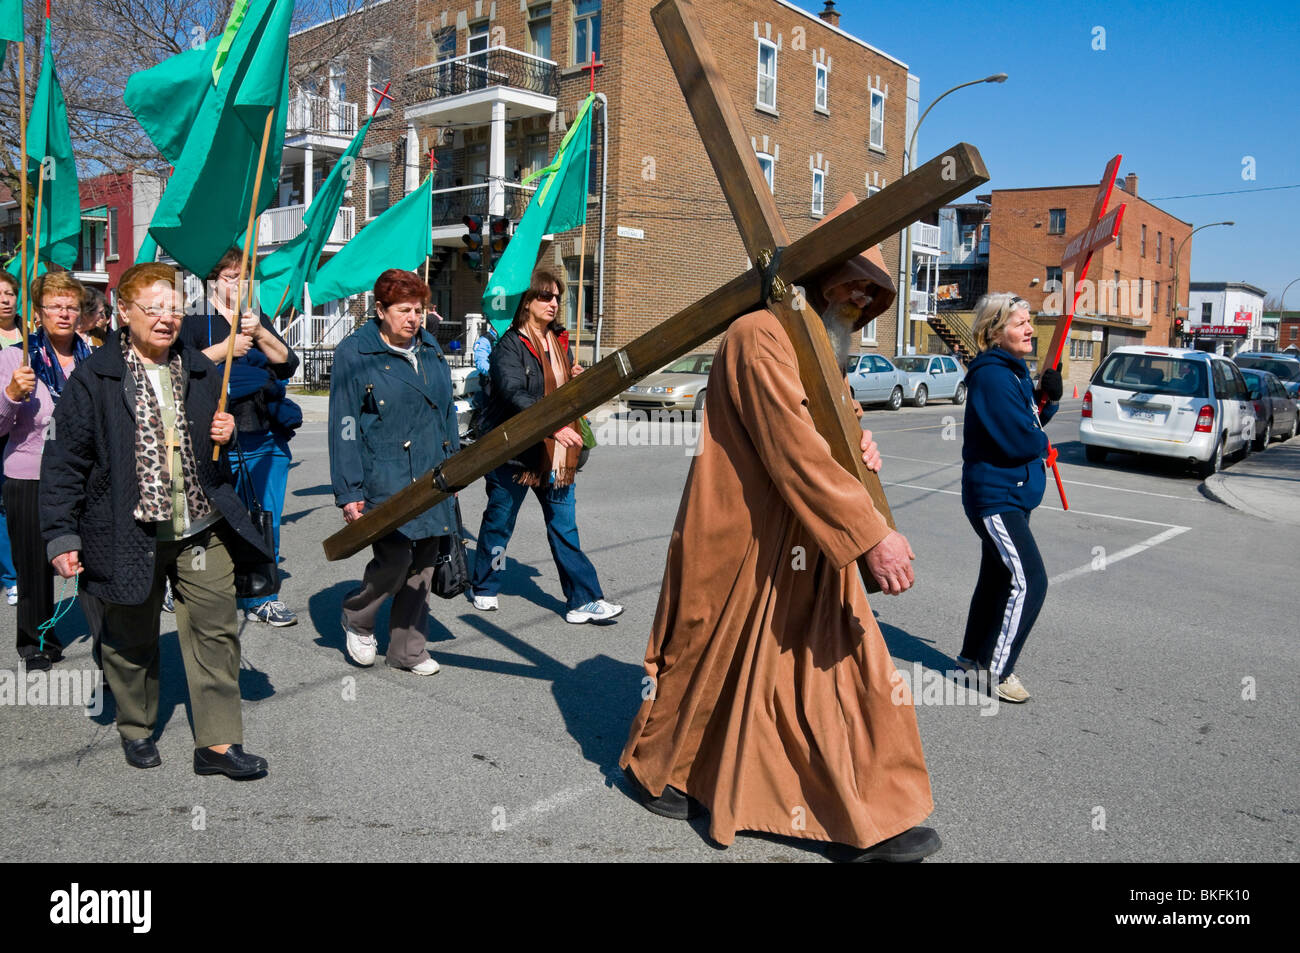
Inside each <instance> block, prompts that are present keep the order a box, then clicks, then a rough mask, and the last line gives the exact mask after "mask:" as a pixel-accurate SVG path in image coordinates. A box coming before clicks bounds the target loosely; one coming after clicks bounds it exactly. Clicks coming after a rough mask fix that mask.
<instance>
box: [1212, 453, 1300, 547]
mask: <svg viewBox="0 0 1300 953" xmlns="http://www.w3.org/2000/svg"><path fill="white" fill-rule="evenodd" d="M1202 486H1204V487H1205V492H1206V494H1207V495H1208V496H1210V497H1211V498H1213V499H1215V500H1218V501H1219V502H1220V503H1223V504H1226V505H1227V506H1231V507H1232V508H1233V509H1237V510H1241V511H1242V512H1243V513H1249V514H1250V515H1252V516H1258V517H1259V518H1260V519H1266V520H1273V521H1274V522H1278V523H1290V524H1292V525H1294V526H1300V437H1296V438H1295V439H1293V440H1288V441H1286V442H1285V443H1275V444H1270V445H1269V448H1268V449H1267V450H1265V451H1263V452H1262V453H1252V454H1251V455H1250V456H1249V457H1247V458H1246V459H1245V460H1243V461H1242V462H1240V463H1237V464H1234V465H1233V466H1231V467H1229V468H1228V469H1226V470H1223V471H1221V472H1219V473H1216V474H1214V475H1213V476H1210V477H1208V478H1206V480H1205V483H1203V484H1202Z"/></svg>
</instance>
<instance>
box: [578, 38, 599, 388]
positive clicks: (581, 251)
mask: <svg viewBox="0 0 1300 953" xmlns="http://www.w3.org/2000/svg"><path fill="white" fill-rule="evenodd" d="M587 69H589V70H591V89H590V91H591V92H593V93H594V92H595V91H596V51H595V50H592V51H591V65H590V66H589V67H587ZM587 174H588V176H590V175H591V123H587ZM582 201H583V205H584V207H583V210H582V241H581V243H580V244H579V245H578V290H577V291H576V292H575V296H576V298H577V300H576V301H575V302H574V308H573V311H574V314H575V315H576V319H575V322H574V323H575V324H577V327H576V328H574V329H573V333H574V339H573V360H574V362H575V363H576V362H577V360H578V348H579V347H581V346H582V304H583V302H584V301H585V300H586V295H584V294H583V293H582V271H583V266H584V265H586V263H587V209H586V207H585V205H586V201H587V196H586V195H584V196H583V197H582Z"/></svg>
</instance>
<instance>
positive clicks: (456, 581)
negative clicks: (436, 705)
mask: <svg viewBox="0 0 1300 953" xmlns="http://www.w3.org/2000/svg"><path fill="white" fill-rule="evenodd" d="M468 588H469V558H468V556H467V555H466V553H465V525H464V523H462V522H461V518H460V500H456V532H455V533H453V534H452V535H450V536H439V537H438V558H437V560H436V561H435V562H434V564H433V591H434V593H435V594H436V595H438V596H441V597H442V598H443V599H455V598H456V597H457V596H459V595H460V594H461V593H462V592H464V591H465V590H466V589H468Z"/></svg>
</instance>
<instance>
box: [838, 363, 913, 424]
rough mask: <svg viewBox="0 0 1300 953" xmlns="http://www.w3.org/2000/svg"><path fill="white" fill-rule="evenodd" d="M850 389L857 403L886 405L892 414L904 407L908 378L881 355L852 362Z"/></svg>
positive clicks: (850, 364) (850, 367)
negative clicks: (892, 411)
mask: <svg viewBox="0 0 1300 953" xmlns="http://www.w3.org/2000/svg"><path fill="white" fill-rule="evenodd" d="M848 377H849V387H850V389H852V391H853V399H854V400H856V401H857V402H858V403H860V404H863V405H866V404H885V405H886V406H888V407H889V409H890V410H898V408H899V407H902V406H903V392H904V391H905V390H906V389H907V375H906V374H904V373H903V372H902V371H900V370H899V369H898V368H896V367H895V366H894V365H893V364H890V363H889V359H888V358H885V357H881V356H880V355H879V354H861V355H858V356H856V357H851V358H849V374H848Z"/></svg>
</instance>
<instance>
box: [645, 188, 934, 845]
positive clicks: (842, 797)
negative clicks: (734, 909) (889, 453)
mask: <svg viewBox="0 0 1300 953" xmlns="http://www.w3.org/2000/svg"><path fill="white" fill-rule="evenodd" d="M852 204H854V200H852V197H851V196H848V197H846V199H845V201H844V202H842V203H841V209H842V208H846V207H850V206H851V205H852ZM836 211H837V212H838V211H840V209H837V210H836ZM821 291H822V295H823V297H824V299H825V304H826V307H824V308H822V309H821V310H822V313H823V317H824V319H825V320H826V323H827V329H828V331H830V332H831V337H832V341H833V342H834V343H836V345H837V349H839V350H841V351H847V344H848V342H849V340H851V337H850V335H851V332H852V331H854V330H857V328H859V327H861V326H862V325H863V324H865V323H866V321H867V320H870V318H872V317H874V316H875V315H876V314H879V313H880V312H881V311H884V310H885V309H886V308H888V307H889V305H890V303H891V302H892V300H893V298H894V290H893V282H892V281H891V280H890V278H889V276H888V273H887V272H886V271H885V269H884V267H883V261H882V260H881V259H880V253H879V250H878V249H872V250H871V252H869V253H868V254H866V255H861V256H858V257H857V258H855V259H852V260H851V261H849V262H846V263H845V264H844V265H843V266H841V268H840V269H839V271H837V272H835V273H834V274H832V275H831V276H830V277H829V278H828V279H827V280H826V281H825V282H823V284H822V288H821ZM705 400H706V404H705V413H704V422H703V424H702V428H701V430H702V432H701V435H700V447H699V452H698V455H697V456H696V457H695V460H694V462H693V464H692V467H691V471H690V475H689V476H688V478H687V481H686V487H685V490H684V493H683V496H682V503H681V508H680V509H679V511H678V513H677V522H676V524H675V525H674V527H673V534H672V539H671V542H670V543H669V548H668V563H667V566H666V568H665V570H664V580H663V589H662V593H661V595H660V598H659V608H658V610H657V612H656V615H655V621H654V628H653V630H652V632H651V635H650V644H649V647H648V648H647V650H646V660H645V667H646V672H647V673H648V674H649V676H650V679H651V680H652V681H651V682H650V683H649V684H650V685H651V686H652V691H651V692H649V693H648V694H650V697H649V698H647V699H646V700H645V701H644V703H643V704H642V706H641V709H640V711H639V712H638V714H637V717H636V719H635V721H634V723H633V725H632V731H631V737H630V738H629V739H628V743H627V747H626V748H625V749H624V751H623V756H622V758H621V759H620V762H619V763H620V765H621V766H622V767H623V768H624V770H625V772H626V773H627V774H628V778H629V781H630V782H631V783H632V784H633V785H634V786H635V787H636V789H637V793H638V795H639V796H640V798H641V800H642V803H643V804H645V806H646V807H647V808H649V809H650V810H652V811H654V812H655V813H660V814H664V815H666V816H670V817H682V818H684V817H687V816H690V813H691V811H692V809H693V808H694V804H692V801H694V802H698V803H699V804H702V805H703V806H704V807H706V808H707V809H708V811H709V813H710V829H709V833H710V835H711V836H712V837H713V839H714V840H716V841H717V842H718V843H721V844H723V845H728V844H730V843H731V842H732V840H733V839H734V836H735V833H736V831H739V830H749V831H766V832H769V833H773V834H781V835H785V836H790V837H801V838H808V839H811V840H819V841H829V842H833V843H836V844H840V845H848V847H847V848H840V849H839V850H838V851H837V853H838V854H840V855H841V856H842V858H843V859H855V860H919V859H921V858H922V857H924V856H927V855H928V854H930V853H933V852H934V851H935V850H938V849H939V839H938V836H937V835H936V834H935V832H934V831H933V830H931V829H929V828H921V827H917V826H916V825H918V824H919V822H920V821H921V820H922V819H924V818H925V817H926V816H927V815H929V814H930V813H931V811H932V810H933V802H932V801H931V798H930V782H929V776H928V774H927V772H926V768H925V760H924V756H923V755H922V753H921V739H920V735H919V732H918V731H917V725H916V715H915V712H914V710H913V708H912V706H911V704H910V698H908V699H907V703H905V704H902V705H897V704H895V703H894V697H895V694H896V693H895V691H894V689H895V682H894V681H891V676H892V675H893V674H894V672H895V668H894V664H893V661H892V660H891V658H890V655H889V651H888V649H887V647H886V646H885V643H884V639H883V638H882V636H881V634H880V629H879V627H878V626H877V625H876V622H875V619H874V618H873V616H872V613H871V607H870V606H869V605H868V604H867V598H866V592H865V590H864V589H863V586H862V582H861V580H860V576H859V572H858V569H857V566H856V565H855V560H856V559H857V557H858V556H860V555H862V554H863V553H866V554H867V560H868V563H869V565H870V566H871V568H872V571H873V574H874V575H876V577H877V578H878V579H879V580H880V581H881V584H882V588H883V590H884V591H885V592H886V593H897V592H902V591H903V590H905V589H907V588H908V587H909V586H910V585H911V583H912V572H911V566H910V563H909V560H910V559H911V558H914V557H913V554H912V551H911V549H910V547H909V546H908V544H907V541H906V540H905V539H904V538H903V537H902V536H901V535H900V534H899V533H897V532H894V531H891V530H890V529H889V527H888V525H887V524H886V523H885V520H884V518H883V517H882V516H881V515H880V514H879V513H878V512H876V510H875V509H874V507H873V506H872V502H871V497H870V495H869V494H868V493H867V491H866V490H865V489H864V488H863V487H862V485H861V484H860V483H859V482H858V481H857V479H856V478H855V477H854V476H852V475H851V474H849V473H848V472H847V471H846V470H845V469H844V468H843V467H841V466H840V465H839V464H838V463H836V462H835V460H834V459H833V458H832V456H831V452H830V447H829V446H828V445H827V443H826V441H825V439H824V438H823V437H822V436H821V435H820V434H818V432H817V430H816V429H815V427H814V425H813V421H812V418H811V416H810V415H809V413H808V408H807V406H806V404H805V397H804V390H803V386H802V384H801V383H800V380H799V372H798V367H797V364H796V359H795V353H794V349H793V347H792V346H791V344H790V340H789V337H788V336H787V335H786V333H785V331H784V330H783V328H782V327H781V325H780V323H779V322H778V320H777V318H776V317H775V316H774V315H773V314H772V313H771V312H769V311H756V312H753V313H751V314H748V315H745V316H744V317H742V318H739V319H738V320H737V321H736V322H735V323H734V324H733V325H732V326H731V329H730V330H729V331H728V332H727V335H726V338H725V339H724V340H723V343H722V345H721V346H720V347H719V349H718V351H717V354H716V355H715V357H714V362H713V368H712V371H711V373H710V375H709V385H708V390H707V396H706V398H705ZM862 450H863V454H864V456H863V459H864V460H865V461H866V462H867V464H868V466H871V467H872V468H873V469H878V468H879V465H880V459H879V455H878V454H877V452H876V448H875V444H874V443H873V442H872V441H871V437H870V433H869V432H867V433H864V436H863V439H862ZM905 697H906V696H905ZM868 848H869V849H868Z"/></svg>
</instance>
